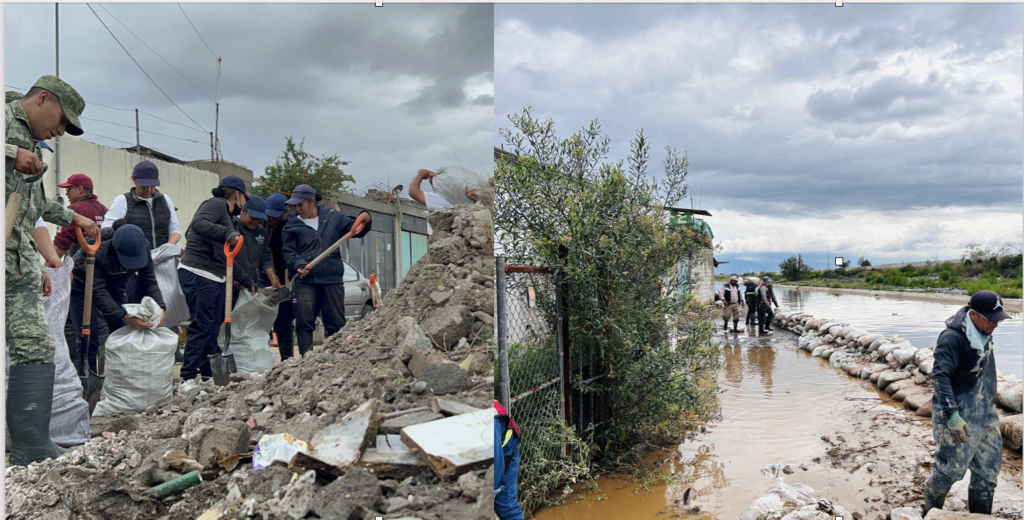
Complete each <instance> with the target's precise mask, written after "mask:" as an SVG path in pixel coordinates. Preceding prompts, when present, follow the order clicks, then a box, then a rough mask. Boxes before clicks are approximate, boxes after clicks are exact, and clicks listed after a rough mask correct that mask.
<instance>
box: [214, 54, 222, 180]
mask: <svg viewBox="0 0 1024 520" xmlns="http://www.w3.org/2000/svg"><path fill="white" fill-rule="evenodd" d="M219 127H220V56H217V101H215V102H214V116H213V133H214V142H215V143H217V146H218V147H219V145H220V133H219ZM219 155H220V154H217V156H218V159H219ZM214 169H215V170H216V171H217V174H218V175H219V174H220V162H219V160H218V162H217V164H215V165H214Z"/></svg>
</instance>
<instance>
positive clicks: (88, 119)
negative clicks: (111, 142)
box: [82, 117, 210, 146]
mask: <svg viewBox="0 0 1024 520" xmlns="http://www.w3.org/2000/svg"><path fill="white" fill-rule="evenodd" d="M82 119H85V120H86V121H96V122H97V123H107V124H108V125H117V126H123V127H125V128H130V129H133V130H134V129H135V127H134V126H131V125H126V124H123V123H115V122H113V121H104V120H103V119H92V118H89V117H82ZM138 130H139V131H140V132H145V133H147V134H153V135H160V136H163V137H170V138H171V139H177V140H179V141H187V142H190V143H196V144H199V145H203V146H210V143H202V142H199V141H196V140H195V139H186V138H184V137H175V136H173V135H167V134H161V133H160V132H154V131H152V130H143V129H141V128H140V129H138Z"/></svg>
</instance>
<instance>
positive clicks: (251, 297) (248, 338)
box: [217, 291, 277, 375]
mask: <svg viewBox="0 0 1024 520" xmlns="http://www.w3.org/2000/svg"><path fill="white" fill-rule="evenodd" d="M275 318H277V305H276V304H274V303H271V301H270V300H269V299H268V298H267V296H266V295H264V294H263V293H255V294H254V293H251V292H249V291H242V292H241V293H239V295H238V301H237V302H235V306H234V308H233V309H231V345H229V346H228V353H229V354H231V355H233V356H235V366H236V367H237V370H238V373H239V374H246V375H252V374H263V373H266V372H267V371H268V370H270V369H271V368H274V363H275V362H276V361H277V357H276V356H275V355H274V352H273V351H272V350H270V330H271V329H273V328H274V319H275ZM217 344H218V345H221V346H223V345H224V329H223V328H221V331H220V335H219V336H218V337H217Z"/></svg>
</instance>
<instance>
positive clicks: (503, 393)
mask: <svg viewBox="0 0 1024 520" xmlns="http://www.w3.org/2000/svg"><path fill="white" fill-rule="evenodd" d="M494 266H495V268H496V269H495V274H496V275H497V276H496V277H495V284H494V287H495V296H496V298H497V309H496V316H495V318H497V321H498V376H499V377H500V380H499V383H498V393H499V398H498V400H499V401H500V402H501V405H502V406H504V407H505V410H507V411H508V413H510V414H511V413H512V400H511V398H510V395H509V394H510V392H511V390H510V389H509V374H508V306H507V305H508V304H507V302H506V295H505V258H503V257H500V256H499V257H497V258H495V259H494Z"/></svg>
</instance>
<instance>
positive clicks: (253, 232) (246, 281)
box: [234, 217, 273, 288]
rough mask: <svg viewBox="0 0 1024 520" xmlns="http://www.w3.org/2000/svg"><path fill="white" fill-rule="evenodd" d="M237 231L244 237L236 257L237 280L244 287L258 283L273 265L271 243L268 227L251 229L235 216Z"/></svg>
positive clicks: (260, 226)
mask: <svg viewBox="0 0 1024 520" xmlns="http://www.w3.org/2000/svg"><path fill="white" fill-rule="evenodd" d="M234 221H235V231H238V232H239V233H240V234H241V235H242V238H244V239H245V241H244V242H242V250H241V251H239V252H238V256H236V257H235V265H237V266H238V270H237V275H236V276H235V281H236V282H238V283H240V284H242V287H245V288H249V287H252V286H254V285H256V280H257V279H259V278H260V275H261V274H262V275H263V276H264V277H265V276H266V274H265V272H266V270H267V269H270V268H271V267H273V263H272V262H271V261H270V243H269V241H268V240H267V228H265V227H263V226H262V225H259V226H256V229H249V228H247V227H245V224H243V223H242V219H241V218H239V217H235V218H234Z"/></svg>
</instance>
